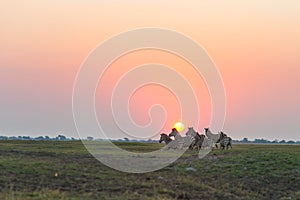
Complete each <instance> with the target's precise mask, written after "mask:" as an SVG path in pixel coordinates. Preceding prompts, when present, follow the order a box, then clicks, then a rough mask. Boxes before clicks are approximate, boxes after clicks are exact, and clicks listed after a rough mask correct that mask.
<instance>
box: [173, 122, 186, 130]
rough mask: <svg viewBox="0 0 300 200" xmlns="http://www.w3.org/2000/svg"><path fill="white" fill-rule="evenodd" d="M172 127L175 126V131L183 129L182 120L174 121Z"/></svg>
mask: <svg viewBox="0 0 300 200" xmlns="http://www.w3.org/2000/svg"><path fill="white" fill-rule="evenodd" d="M174 128H176V130H177V131H183V130H184V124H183V123H182V122H176V123H175V124H174Z"/></svg>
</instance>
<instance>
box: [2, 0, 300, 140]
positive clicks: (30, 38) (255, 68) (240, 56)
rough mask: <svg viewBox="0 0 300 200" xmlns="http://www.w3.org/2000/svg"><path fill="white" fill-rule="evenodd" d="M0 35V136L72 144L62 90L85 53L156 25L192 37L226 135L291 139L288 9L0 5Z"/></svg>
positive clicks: (293, 81)
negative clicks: (214, 88)
mask: <svg viewBox="0 0 300 200" xmlns="http://www.w3.org/2000/svg"><path fill="white" fill-rule="evenodd" d="M0 27H1V31H0V44H1V45H0V95H1V101H0V108H1V112H0V134H5V135H13V134H30V135H34V136H35V135H40V134H48V135H57V133H58V132H62V133H64V134H65V135H67V136H76V132H75V129H74V124H73V120H72V107H71V98H72V87H73V82H74V80H75V77H76V73H77V72H78V70H79V67H80V64H81V63H82V62H83V61H84V59H85V58H86V57H87V56H88V54H89V52H90V51H92V50H93V49H94V48H95V47H96V46H97V45H98V44H99V43H101V42H103V41H104V40H105V39H108V38H110V37H111V36H113V35H115V34H118V33H120V32H124V31H126V30H131V29H135V28H139V27H161V28H167V29H172V30H175V31H178V32H181V33H183V34H185V35H187V36H189V37H191V38H193V39H194V40H195V41H197V42H198V43H199V44H200V45H202V46H203V47H204V48H205V49H206V51H207V52H208V54H209V55H210V56H211V58H212V59H213V61H214V62H215V63H216V65H217V67H218V68H219V71H220V73H221V75H222V79H223V81H224V85H225V89H226V94H227V117H226V121H225V126H224V130H225V131H226V132H228V133H229V134H230V135H232V136H233V137H234V138H243V137H248V138H262V137H264V138H269V139H275V138H279V139H281V138H285V139H296V140H300V138H299V133H298V123H299V122H298V121H299V120H298V118H299V115H300V106H299V102H300V95H299V93H298V91H299V89H298V88H299V75H300V66H299V65H300V55H299V52H300V37H299V35H300V3H299V2H298V1H283V0H281V1H266V0H261V1H247V2H246V1H238V0H235V1H230V0H229V1H189V3H185V2H182V1H174V0H173V1H154V2H146V1H117V0H113V1H63V2H61V1H42V2H36V1H26V2H23V3H20V2H18V1H8V0H7V1H6V0H4V1H1V3H0ZM144 53H145V52H144ZM144 55H147V54H146V53H145V54H144ZM129 56H133V57H132V58H130V59H132V62H133V61H135V60H136V58H134V54H133V55H129ZM159 58H162V57H161V55H157V56H155V57H154V58H153V59H159ZM124 59H126V58H124ZM127 59H129V58H127ZM163 60H164V62H166V60H168V59H167V58H166V57H164V58H163ZM175 60H176V58H174V60H173V63H172V59H170V62H168V63H170V64H175V63H178V62H175ZM137 61H139V60H137ZM140 61H141V62H143V61H144V60H143V59H140ZM133 63H134V62H133ZM178 67H180V66H178ZM200 82H201V80H200ZM199 87H204V86H203V85H201V86H199ZM206 92H207V91H206ZM198 95H200V94H198ZM138 98H140V97H138ZM203 101H205V102H206V103H204V104H203V105H200V106H202V107H204V108H203V110H205V112H204V113H206V114H205V115H206V116H209V115H210V113H209V110H210V109H207V107H208V106H207V101H208V100H207V98H203ZM171 121H172V120H171ZM168 123H171V122H168ZM204 124H205V123H204V122H203V124H202V125H203V126H204ZM200 132H202V130H200Z"/></svg>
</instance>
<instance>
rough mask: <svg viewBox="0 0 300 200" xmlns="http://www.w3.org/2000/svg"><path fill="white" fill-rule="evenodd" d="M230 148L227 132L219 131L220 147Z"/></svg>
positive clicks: (230, 143)
mask: <svg viewBox="0 0 300 200" xmlns="http://www.w3.org/2000/svg"><path fill="white" fill-rule="evenodd" d="M229 147H230V149H232V139H231V137H228V136H227V134H225V133H224V132H222V131H220V149H222V150H224V149H225V148H226V149H228V148H229Z"/></svg>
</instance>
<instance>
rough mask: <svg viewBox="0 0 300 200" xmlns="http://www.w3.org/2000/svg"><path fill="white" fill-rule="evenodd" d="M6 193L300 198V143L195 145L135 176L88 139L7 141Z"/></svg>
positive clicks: (1, 160)
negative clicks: (105, 159)
mask: <svg viewBox="0 0 300 200" xmlns="http://www.w3.org/2000/svg"><path fill="white" fill-rule="evenodd" d="M116 144H117V145H118V146H120V147H121V148H124V149H127V150H129V151H133V152H148V151H153V150H156V149H159V148H161V147H162V145H161V144H144V143H116ZM187 167H193V168H195V169H196V171H195V172H194V171H187V170H186V168H187ZM56 173H57V176H55V174H56ZM0 199H17V200H19V199H22V200H23V199H300V145H242V144H240V145H238V144H234V146H233V149H232V150H228V151H220V150H213V151H212V152H210V154H209V155H208V156H206V157H205V158H204V159H201V160H199V159H198V158H197V153H196V152H190V151H189V152H187V153H185V154H184V155H183V156H182V157H181V158H180V159H179V160H178V161H176V162H175V163H173V164H171V165H170V166H168V167H166V168H164V169H161V170H159V171H156V172H151V173H145V174H128V173H123V172H119V171H116V170H113V169H110V168H109V167H107V166H105V165H103V164H101V163H100V162H99V161H97V160H96V159H95V158H94V157H93V156H91V155H90V154H89V153H88V152H87V151H86V149H85V148H84V146H83V145H82V143H81V142H80V141H66V142H62V141H0Z"/></svg>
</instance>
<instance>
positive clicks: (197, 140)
mask: <svg viewBox="0 0 300 200" xmlns="http://www.w3.org/2000/svg"><path fill="white" fill-rule="evenodd" d="M186 136H191V137H193V138H194V141H193V142H192V144H191V145H190V147H189V148H190V149H191V150H193V149H194V148H197V149H198V150H200V149H201V146H202V144H203V141H204V138H205V135H200V134H199V133H198V132H196V131H195V130H194V129H193V127H189V128H188V131H187V133H186Z"/></svg>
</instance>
